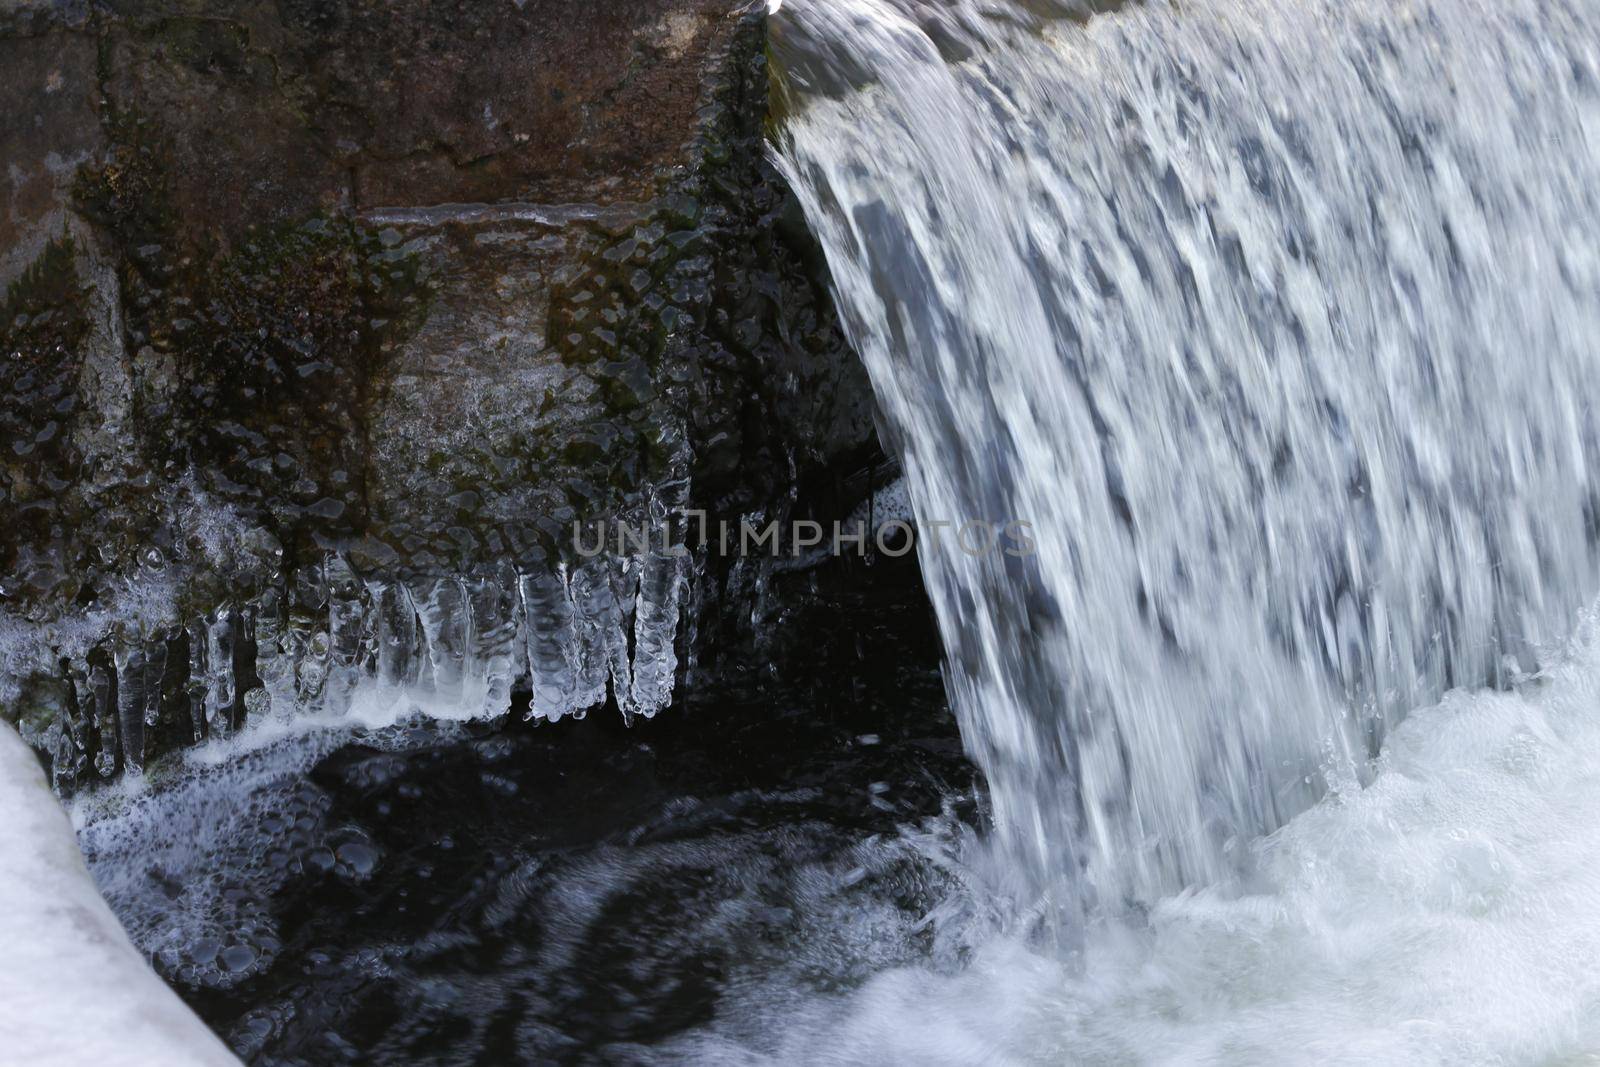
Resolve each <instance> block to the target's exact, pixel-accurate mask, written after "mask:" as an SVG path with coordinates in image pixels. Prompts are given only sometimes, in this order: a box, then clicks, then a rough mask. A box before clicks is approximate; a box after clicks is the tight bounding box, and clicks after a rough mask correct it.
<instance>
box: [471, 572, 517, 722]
mask: <svg viewBox="0 0 1600 1067" xmlns="http://www.w3.org/2000/svg"><path fill="white" fill-rule="evenodd" d="M465 589H466V596H467V602H468V606H469V608H470V610H471V614H472V642H471V647H470V649H469V658H468V663H467V668H466V670H467V674H468V676H469V677H470V678H472V679H474V680H475V682H476V683H477V684H478V685H479V686H480V687H481V689H482V697H481V700H480V702H479V703H480V706H481V707H482V709H483V712H484V714H486V715H490V716H495V715H504V714H505V713H506V712H507V711H509V710H510V709H511V686H512V683H513V682H515V680H516V677H517V675H518V674H519V673H521V670H522V667H521V664H522V657H523V655H524V654H525V648H526V645H525V644H524V642H523V641H522V640H520V637H521V635H520V634H519V629H520V627H521V621H522V613H521V611H520V610H519V605H518V588H517V578H516V573H515V572H514V571H512V570H511V569H510V568H509V567H506V568H503V569H497V570H496V571H495V572H494V573H492V574H485V575H479V576H476V577H473V578H468V579H467V580H466V583H465Z"/></svg>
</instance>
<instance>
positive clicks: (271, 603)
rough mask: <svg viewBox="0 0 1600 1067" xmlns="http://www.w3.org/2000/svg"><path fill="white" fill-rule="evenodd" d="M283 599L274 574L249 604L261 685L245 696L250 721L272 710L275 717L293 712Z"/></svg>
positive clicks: (292, 662)
mask: <svg viewBox="0 0 1600 1067" xmlns="http://www.w3.org/2000/svg"><path fill="white" fill-rule="evenodd" d="M286 599H287V598H286V597H285V595H284V590H283V589H282V588H281V587H280V585H279V584H278V581H277V576H274V581H273V582H271V583H270V584H269V585H268V586H267V588H266V589H265V590H263V592H262V593H261V595H260V596H258V597H257V598H256V599H255V602H254V603H253V604H251V605H250V608H249V618H250V620H251V623H252V624H253V626H254V629H255V642H256V675H257V677H259V678H260V679H261V688H260V689H257V690H252V691H251V694H250V696H249V698H248V700H249V717H250V721H251V722H255V721H257V720H260V719H266V718H269V717H271V716H272V715H273V713H274V712H275V711H276V712H277V715H278V717H279V718H288V717H289V716H290V715H291V714H292V713H293V708H294V692H293V691H294V659H293V657H292V656H291V655H290V652H289V648H288V644H287V641H288V630H287V627H286V625H285V615H286V611H285V609H286V607H287V604H286V603H285V601H286Z"/></svg>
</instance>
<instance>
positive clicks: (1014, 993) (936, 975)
mask: <svg viewBox="0 0 1600 1067" xmlns="http://www.w3.org/2000/svg"><path fill="white" fill-rule="evenodd" d="M1597 826H1600V644H1597V642H1596V639H1595V636H1594V634H1593V632H1592V630H1591V631H1590V632H1588V633H1587V634H1586V636H1585V637H1584V638H1583V640H1582V642H1581V644H1579V645H1578V646H1577V648H1576V649H1575V651H1574V652H1573V653H1572V655H1571V656H1570V658H1568V659H1566V660H1564V661H1563V662H1561V663H1560V664H1558V665H1556V666H1553V667H1551V668H1550V669H1548V670H1546V671H1545V672H1543V673H1541V674H1539V675H1537V676H1535V677H1533V678H1531V679H1529V680H1527V681H1525V682H1524V683H1522V684H1521V685H1520V686H1519V687H1518V688H1517V689H1516V690H1515V691H1510V692H1496V691H1477V692H1467V691H1456V692H1452V693H1450V694H1449V695H1447V696H1446V697H1445V699H1444V700H1442V701H1441V702H1440V703H1439V704H1438V705H1436V706H1434V707H1430V708H1427V709H1425V710H1422V711H1419V712H1417V713H1415V714H1413V715H1412V716H1411V717H1410V718H1409V719H1408V720H1407V721H1406V722H1405V723H1404V724H1402V725H1401V726H1400V727H1399V728H1398V729H1397V730H1396V731H1395V732H1394V734H1393V735H1392V736H1391V737H1390V739H1389V743H1388V745H1387V747H1386V749H1385V752H1384V755H1383V757H1382V759H1381V760H1380V770H1379V772H1378V774H1377V776H1376V778H1375V779H1374V780H1373V781H1372V783H1371V784H1370V785H1368V786H1367V787H1366V788H1364V789H1361V788H1355V787H1350V788H1346V789H1343V790H1340V791H1338V792H1336V793H1334V794H1332V795H1330V796H1328V797H1327V798H1325V799H1324V800H1323V801H1322V802H1321V803H1320V804H1319V805H1318V806H1316V807H1314V808H1312V809H1311V810H1309V811H1307V812H1305V813H1303V814H1302V815H1300V816H1299V817H1298V818H1296V819H1295V820H1293V821H1292V822H1290V823H1289V824H1288V825H1287V826H1285V827H1284V828H1283V829H1281V830H1280V831H1278V832H1277V833H1276V834H1274V835H1273V836H1271V837H1270V838H1267V839H1265V840H1264V841H1263V842H1261V843H1259V845H1258V846H1257V848H1256V849H1254V850H1253V854H1252V861H1251V864H1250V867H1251V871H1250V874H1249V876H1248V878H1247V881H1246V886H1245V888H1244V889H1243V890H1241V891H1224V890H1219V889H1215V888H1210V889H1201V890H1195V891H1189V892H1185V893H1182V894H1180V895H1177V896H1173V897H1169V898H1166V899H1164V900H1162V901H1160V902H1159V903H1157V904H1156V905H1155V906H1154V908H1153V909H1152V910H1151V912H1150V914H1149V916H1148V922H1140V923H1133V924H1128V923H1123V922H1116V923H1108V924H1104V925H1101V926H1098V927H1096V928H1094V929H1093V930H1091V931H1090V932H1089V935H1088V937H1087V941H1086V948H1085V952H1084V956H1083V958H1082V959H1081V960H1078V961H1075V962H1074V963H1064V962H1062V961H1061V960H1060V959H1059V958H1058V957H1056V956H1055V955H1053V954H1049V953H1043V952H1040V951H1038V950H1037V949H1035V948H1030V947H1029V946H1028V945H1026V944H1024V943H1023V942H1020V941H1017V940H1014V939H1010V938H1004V937H1001V938H980V939H979V940H978V947H977V948H976V950H975V951H974V954H973V956H972V958H971V960H970V962H969V963H968V964H967V965H966V966H964V967H963V968H961V969H959V970H957V971H954V972H952V971H948V970H945V971H936V970H934V969H931V968H928V967H915V968H901V969H897V970H893V971H889V972H887V973H884V974H881V975H879V976H877V977H876V978H874V979H872V980H871V981H870V982H868V983H867V984H866V985H865V986H864V987H863V988H862V989H861V990H860V991H858V992H857V993H855V994H853V995H851V996H849V997H846V998H840V999H836V1000H812V1001H810V1002H808V1003H801V1004H795V1003H786V1004H785V1006H784V1008H783V1010H782V1011H779V1010H777V1004H776V1003H775V1002H773V1001H772V1000H763V998H762V996H761V995H760V994H757V995H753V996H751V997H749V998H748V999H746V1000H744V1001H742V1002H740V1001H738V1000H735V1001H733V1002H732V1003H730V1005H729V1006H728V1010H727V1015H726V1017H725V1018H724V1019H723V1020H722V1022H721V1024H720V1025H719V1027H718V1029H719V1030H720V1031H721V1032H722V1033H723V1034H724V1035H726V1034H728V1033H735V1032H741V1031H743V1032H748V1031H747V1030H746V1027H745V1026H744V1022H745V1020H747V1019H748V1018H750V1017H755V1016H759V1017H762V1018H766V1019H777V1018H780V1017H783V1018H786V1020H787V1021H786V1022H785V1023H783V1024H782V1025H781V1026H779V1027H778V1031H779V1032H780V1033H781V1034H782V1036H781V1037H777V1038H773V1037H770V1036H769V1037H767V1038H764V1039H763V1038H754V1039H752V1038H748V1037H747V1038H745V1039H743V1040H741V1041H735V1040H731V1039H728V1038H727V1037H726V1036H720V1037H719V1036H706V1035H702V1036H700V1037H698V1038H696V1039H694V1040H693V1041H691V1042H688V1043H686V1044H685V1045H683V1046H680V1047H679V1048H677V1049H675V1050H674V1052H673V1058H678V1057H680V1056H681V1057H682V1058H683V1059H685V1060H700V1061H703V1062H723V1063H797V1062H806V1063H818V1064H857V1063H875V1064H885V1065H889V1064H908V1065H909V1064H950V1065H957V1064H972V1063H992V1064H1052V1063H1054V1064H1059V1063H1148V1064H1262V1065H1266V1064H1286V1063H1379V1064H1440V1065H1444V1064H1577V1063H1590V1062H1594V1061H1595V1058H1596V1057H1600V972H1597V970H1596V968H1595V966H1594V961H1595V960H1596V959H1600V834H1597V833H1596V832H1595V828H1596V827H1597ZM773 992H774V991H770V990H769V991H768V993H773ZM781 996H782V997H783V998H787V997H788V996H790V993H789V992H788V991H784V992H783V993H782V994H781Z"/></svg>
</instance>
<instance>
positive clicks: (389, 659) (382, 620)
mask: <svg viewBox="0 0 1600 1067" xmlns="http://www.w3.org/2000/svg"><path fill="white" fill-rule="evenodd" d="M367 595H368V603H370V604H371V605H372V612H373V615H374V620H373V621H374V627H373V631H374V643H375V646H376V647H375V650H374V670H375V671H376V673H377V679H378V684H379V686H380V687H381V690H382V691H383V692H384V693H385V694H386V695H387V694H389V693H390V692H391V691H398V690H403V689H411V688H414V687H415V686H416V685H417V684H418V682H419V681H420V679H421V677H422V671H423V650H422V647H421V643H422V639H421V634H420V633H419V632H418V628H417V609H416V606H415V605H414V604H413V603H412V601H411V594H410V593H409V592H408V591H407V590H406V587H405V586H403V585H401V584H400V583H399V582H385V581H379V580H376V579H374V580H372V581H369V582H368V583H367Z"/></svg>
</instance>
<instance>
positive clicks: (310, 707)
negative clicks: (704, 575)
mask: <svg viewBox="0 0 1600 1067" xmlns="http://www.w3.org/2000/svg"><path fill="white" fill-rule="evenodd" d="M670 505H671V502H670V500H669V499H668V498H667V497H666V496H664V495H663V494H661V493H659V492H658V493H656V494H653V495H652V497H651V500H650V513H651V518H652V523H654V524H657V525H659V526H661V527H662V528H663V529H664V528H665V524H666V522H667V518H668V511H669V508H670ZM666 544H667V542H666V539H665V537H664V535H663V534H662V533H661V532H660V531H659V530H658V531H657V532H656V534H655V535H654V536H652V538H651V539H650V542H649V545H648V546H647V547H646V548H644V549H643V550H642V551H639V552H636V553H634V554H633V555H631V556H625V557H619V556H616V555H611V554H602V555H596V556H592V557H590V558H587V559H581V558H580V559H576V560H575V561H573V562H571V563H567V562H560V563H556V564H554V565H549V566H543V565H541V566H538V567H531V568H522V569H519V568H517V567H515V566H513V565H511V564H510V563H500V564H495V565H490V566H485V567H483V568H480V569H476V570H474V571H472V572H470V573H464V574H451V575H443V576H430V577H424V578H414V579H399V578H395V577H393V576H366V575H362V574H359V573H357V571H356V569H355V568H353V567H352V566H351V565H350V563H349V562H348V561H347V560H346V559H345V558H343V557H342V556H339V555H329V556H327V557H325V558H324V559H322V560H321V561H320V562H318V563H317V564H315V565H314V566H307V567H301V568H298V569H295V570H293V571H290V572H288V573H285V574H283V575H282V576H281V580H280V581H276V582H273V583H271V584H270V585H269V587H268V588H267V589H266V590H265V591H263V592H261V593H258V594H256V595H254V596H251V597H249V598H248V599H244V600H242V601H241V602H238V603H230V604H224V605H222V606H220V607H218V608H217V609H216V610H214V611H212V612H210V613H209V614H207V615H205V616H204V617H201V618H197V619H194V620H193V621H192V622H190V623H189V624H188V625H186V626H179V627H172V628H169V629H166V630H164V631H162V632H159V633H157V634H155V635H153V636H151V637H148V638H140V639H117V640H111V641H108V642H106V643H103V644H102V645H101V646H99V647H98V648H96V649H95V650H94V651H93V652H91V653H90V654H89V655H88V656H87V657H86V658H85V659H84V660H83V661H82V662H70V661H69V662H66V663H64V664H63V670H64V671H65V675H66V677H65V682H66V685H65V689H66V692H67V698H66V702H67V705H68V706H67V707H65V708H63V709H61V710H62V712H63V714H60V715H58V716H57V717H56V722H55V724H54V725H53V726H52V727H51V730H50V734H49V735H47V736H46V737H44V738H41V739H40V740H42V741H43V742H44V745H45V748H46V749H47V751H48V753H49V755H50V757H51V760H52V763H53V765H54V768H55V776H56V780H57V783H58V785H70V784H71V783H75V782H78V781H79V780H81V779H82V778H84V777H92V776H96V775H97V776H99V777H102V778H106V777H111V776H113V775H115V774H117V773H118V772H120V771H123V770H132V771H134V772H139V771H141V770H142V769H143V767H144V765H145V763H146V761H147V760H148V759H150V758H152V757H153V756H155V755H159V754H160V753H162V752H165V751H168V750H170V749H172V748H175V747H180V746H183V745H187V744H191V743H197V742H199V741H202V740H205V739H207V738H214V737H225V736H228V735H230V734H232V733H234V732H236V731H238V730H240V729H242V728H245V727H247V726H253V725H256V724H259V723H264V722H271V721H279V722H283V721H287V720H291V719H305V720H313V719H323V720H327V719H334V718H338V717H341V716H346V715H351V714H355V715H358V716H359V717H361V718H363V719H369V718H372V717H374V716H375V715H381V716H383V717H385V718H387V719H388V720H389V721H393V719H394V718H396V717H397V716H398V715H404V714H410V713H413V712H420V713H422V714H426V715H429V716H432V717H436V718H446V719H474V718H492V717H495V716H499V715H502V714H505V713H506V712H507V711H509V710H510V708H511V705H512V694H513V693H514V692H517V693H528V694H531V700H530V704H529V708H528V711H527V716H528V717H529V718H535V719H548V720H556V719H560V718H563V717H564V716H568V715H573V716H582V715H583V714H584V713H585V712H586V711H587V710H588V709H590V708H593V707H597V706H599V705H602V704H604V703H605V702H606V699H607V696H608V693H609V694H610V695H611V696H613V697H614V699H615V701H616V704H617V706H618V707H619V708H620V709H621V712H622V714H623V716H624V717H625V718H626V719H627V720H629V721H632V719H633V718H634V716H640V715H642V716H653V715H654V714H656V713H657V712H658V711H660V710H661V709H663V708H665V707H666V706H667V705H668V704H669V703H670V702H671V700H672V693H673V686H674V679H675V676H676V673H677V664H678V657H677V652H676V649H675V641H676V635H677V630H678V621H679V617H680V607H681V604H682V601H683V598H684V595H685V589H686V586H687V582H688V578H689V570H690V567H689V563H690V560H689V558H688V557H687V556H686V555H681V554H674V553H673V552H671V551H669V550H668V549H667V548H666ZM51 735H53V736H51Z"/></svg>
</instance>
